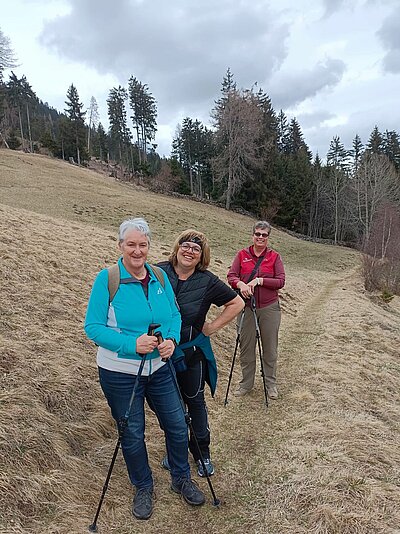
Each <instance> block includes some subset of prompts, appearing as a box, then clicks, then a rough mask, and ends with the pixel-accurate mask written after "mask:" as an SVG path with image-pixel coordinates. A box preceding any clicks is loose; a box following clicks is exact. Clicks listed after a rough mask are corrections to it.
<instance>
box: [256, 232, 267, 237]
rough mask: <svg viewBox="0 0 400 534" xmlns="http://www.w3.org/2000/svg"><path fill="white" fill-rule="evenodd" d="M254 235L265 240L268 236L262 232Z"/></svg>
mask: <svg viewBox="0 0 400 534" xmlns="http://www.w3.org/2000/svg"><path fill="white" fill-rule="evenodd" d="M254 235H255V236H256V237H263V238H266V237H268V236H269V234H264V232H254Z"/></svg>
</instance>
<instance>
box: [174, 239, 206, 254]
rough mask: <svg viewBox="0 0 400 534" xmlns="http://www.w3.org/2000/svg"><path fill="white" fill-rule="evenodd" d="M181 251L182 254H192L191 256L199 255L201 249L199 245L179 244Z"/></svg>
mask: <svg viewBox="0 0 400 534" xmlns="http://www.w3.org/2000/svg"><path fill="white" fill-rule="evenodd" d="M179 246H180V248H181V250H183V252H189V251H190V252H192V253H193V254H200V253H201V247H200V246H199V245H195V244H191V243H186V242H185V243H181V244H180V245H179Z"/></svg>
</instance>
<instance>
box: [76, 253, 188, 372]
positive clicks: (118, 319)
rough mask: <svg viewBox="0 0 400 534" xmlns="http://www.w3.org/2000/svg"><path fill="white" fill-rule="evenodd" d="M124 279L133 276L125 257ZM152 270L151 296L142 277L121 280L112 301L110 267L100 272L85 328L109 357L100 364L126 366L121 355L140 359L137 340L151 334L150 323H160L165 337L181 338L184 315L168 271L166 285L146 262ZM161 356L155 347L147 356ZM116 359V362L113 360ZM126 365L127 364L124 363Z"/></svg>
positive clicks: (104, 356) (102, 355) (114, 367)
mask: <svg viewBox="0 0 400 534" xmlns="http://www.w3.org/2000/svg"><path fill="white" fill-rule="evenodd" d="M118 265H119V269H120V279H121V280H123V279H125V278H129V279H131V278H132V277H131V275H130V274H129V273H128V271H127V270H126V269H125V267H124V265H123V263H122V259H121V258H120V259H119V260H118ZM145 267H146V269H147V270H148V271H149V274H150V281H149V285H148V296H147V298H146V296H145V293H144V291H143V287H142V284H141V283H140V282H139V281H133V282H132V283H125V284H120V286H119V288H118V291H117V292H116V294H115V296H114V299H113V301H112V302H111V303H109V292H108V271H107V269H103V270H102V271H100V273H99V274H98V275H97V277H96V279H95V281H94V284H93V287H92V291H91V294H90V298H89V303H88V307H87V312H86V320H85V332H86V335H87V336H88V338H89V339H91V340H92V341H94V342H95V343H96V345H98V346H99V350H98V355H97V360H98V363H99V360H100V362H103V361H106V362H107V363H105V364H104V365H102V363H99V365H100V367H105V368H108V369H111V370H122V369H121V366H119V365H118V359H119V361H120V363H121V364H122V363H123V362H121V359H124V360H125V362H126V360H127V359H128V360H140V359H141V356H140V355H139V354H138V353H137V352H136V340H137V338H138V337H139V336H141V335H142V334H147V330H148V326H149V324H150V323H159V324H160V325H161V326H160V327H159V328H158V331H159V332H161V334H162V336H163V338H164V339H165V338H168V337H172V338H174V339H175V340H176V341H177V342H179V338H180V329H181V316H180V313H179V311H178V308H177V305H176V300H175V295H174V292H173V290H172V287H171V284H170V282H169V280H168V277H167V275H166V274H165V273H164V272H163V276H164V282H165V287H162V285H161V284H160V282H159V281H158V279H157V277H156V276H155V274H154V273H153V271H152V269H151V267H150V265H148V264H147V263H146V264H145ZM156 358H160V355H159V352H158V350H157V349H155V350H154V351H153V352H152V353H150V354H148V355H147V357H146V359H147V360H154V359H156ZM112 361H114V362H115V365H114V363H113V362H112ZM122 367H124V366H122Z"/></svg>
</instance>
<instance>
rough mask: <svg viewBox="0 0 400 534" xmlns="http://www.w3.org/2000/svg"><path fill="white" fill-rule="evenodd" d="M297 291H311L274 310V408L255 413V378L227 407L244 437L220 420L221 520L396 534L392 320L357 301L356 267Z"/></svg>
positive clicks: (263, 529)
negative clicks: (278, 315) (224, 484)
mask: <svg viewBox="0 0 400 534" xmlns="http://www.w3.org/2000/svg"><path fill="white" fill-rule="evenodd" d="M298 284H302V285H303V287H302V289H303V290H304V289H305V288H306V287H307V286H308V287H311V288H318V290H317V291H316V292H315V294H314V295H313V296H311V297H310V298H307V295H310V294H311V292H308V293H306V294H303V296H302V297H301V295H300V293H299V288H295V287H292V288H290V289H289V290H288V291H289V293H288V295H289V296H290V295H293V294H295V295H296V297H297V296H299V297H301V298H298V299H294V298H293V299H292V300H291V301H290V299H291V298H292V297H290V298H288V295H286V298H285V300H284V304H285V305H286V308H287V313H285V314H284V319H283V324H282V328H281V339H280V367H279V383H280V393H281V396H280V399H279V400H278V401H275V402H271V403H270V408H269V409H268V412H267V413H266V412H265V409H264V404H263V389H262V383H261V379H259V378H258V377H257V380H256V387H255V390H254V391H253V392H252V393H251V394H250V395H248V396H246V397H244V398H243V399H240V400H237V399H235V400H232V402H231V403H230V407H229V410H231V412H232V413H233V419H234V420H235V421H239V420H240V418H241V417H242V420H243V426H242V427H238V426H235V428H232V426H229V420H230V418H229V415H228V414H225V418H224V420H222V419H221V433H220V436H219V437H220V439H221V446H220V449H221V450H220V453H221V456H225V458H226V461H225V465H224V466H223V469H224V476H230V477H231V483H230V487H231V495H226V500H227V502H226V505H227V507H228V511H229V513H230V514H232V517H235V514H236V515H237V517H238V520H239V518H243V516H244V515H245V516H246V518H247V521H248V529H249V530H248V531H249V532H254V533H267V532H279V533H280V534H281V533H291V534H297V533H298V534H300V533H301V534H305V533H308V532H311V531H312V532H321V533H322V532H326V533H357V534H361V533H362V534H364V533H365V534H367V533H371V532H373V533H382V534H383V533H385V534H388V533H395V532H398V531H397V530H396V525H397V524H399V509H400V500H399V492H398V485H399V482H400V478H399V471H398V465H399V461H400V457H399V453H398V452H397V456H396V455H393V450H396V446H395V443H396V439H397V436H398V432H399V427H398V425H395V423H394V421H396V420H397V421H398V420H399V419H398V417H397V419H396V414H395V411H396V410H397V411H398V410H399V402H398V401H399V393H398V391H397V389H396V383H397V384H398V377H399V371H400V368H399V366H398V363H397V364H396V362H395V358H396V356H397V354H398V348H397V347H398V342H399V339H398V327H399V317H400V314H399V310H398V309H397V308H396V307H392V308H390V307H387V308H386V309H382V308H381V307H379V306H377V305H376V304H373V303H372V302H371V301H370V300H369V299H368V298H367V297H366V296H365V294H364V291H363V288H362V285H361V280H360V279H359V273H358V268H357V267H354V268H353V269H351V270H350V271H346V273H345V274H337V273H331V274H327V273H324V274H321V273H314V276H311V277H309V278H308V280H306V277H305V278H304V279H302V280H301V282H298ZM290 302H291V304H290V306H289V303H290ZM294 303H296V307H295V306H294ZM289 307H290V310H289ZM289 311H290V313H289ZM382 312H383V314H384V319H385V322H384V323H383V322H382ZM397 361H398V360H397ZM396 365H397V367H396ZM383 385H384V386H383ZM382 387H385V388H386V390H385V394H384V395H380V394H379V389H380V388H382ZM223 389H224V388H221V390H223ZM224 392H225V390H224V391H223V392H222V391H220V396H222V394H223V393H224ZM396 399H397V403H396ZM221 401H222V399H221ZM385 414H386V415H385ZM227 442H228V444H227ZM222 443H223V444H222ZM227 451H230V456H226V454H227ZM377 451H379V453H377ZM397 451H398V449H397ZM218 452H219V451H218ZM243 462H245V466H243ZM396 466H397V467H396ZM396 491H397V493H396ZM396 495H397V496H396ZM231 522H232V521H231ZM233 523H234V521H233ZM237 528H238V527H237V526H234V524H232V529H231V530H229V532H238V530H235V529H237Z"/></svg>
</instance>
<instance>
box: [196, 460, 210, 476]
mask: <svg viewBox="0 0 400 534" xmlns="http://www.w3.org/2000/svg"><path fill="white" fill-rule="evenodd" d="M196 463H197V474H198V475H199V476H200V477H206V476H207V475H206V473H205V472H204V469H203V464H202V463H201V460H197V462H196ZM204 467H205V468H206V470H207V473H208V476H211V475H213V474H214V466H213V463H212V461H211V458H204Z"/></svg>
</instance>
